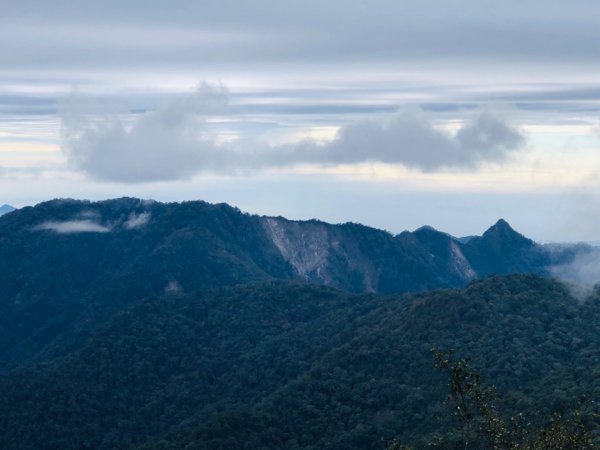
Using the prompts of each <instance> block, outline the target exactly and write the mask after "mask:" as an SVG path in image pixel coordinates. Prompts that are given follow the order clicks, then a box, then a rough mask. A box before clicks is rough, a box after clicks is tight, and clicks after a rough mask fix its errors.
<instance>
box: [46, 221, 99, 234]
mask: <svg viewBox="0 0 600 450" xmlns="http://www.w3.org/2000/svg"><path fill="white" fill-rule="evenodd" d="M35 229H36V230H48V231H54V232H55V233H58V234H70V233H107V232H109V231H110V228H108V227H105V226H104V225H101V224H99V223H97V222H94V221H92V220H66V221H62V222H57V221H48V222H44V223H42V224H40V225H38V226H37V227H35Z"/></svg>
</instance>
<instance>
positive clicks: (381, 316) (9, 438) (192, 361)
mask: <svg viewBox="0 0 600 450" xmlns="http://www.w3.org/2000/svg"><path fill="white" fill-rule="evenodd" d="M81 320H87V319H81ZM599 326H600V297H598V295H597V294H594V295H593V296H592V297H591V298H590V299H588V300H587V301H585V302H581V301H578V300H576V299H574V298H572V297H571V296H570V294H569V293H568V291H567V290H566V289H565V288H564V287H563V286H562V285H561V284H559V283H556V282H553V281H550V280H546V279H542V278H538V277H536V276H524V275H513V276H508V277H492V278H488V279H486V280H483V281H477V282H474V283H472V284H470V285H469V286H468V287H466V288H465V289H462V290H440V291H436V292H431V293H422V294H416V295H394V296H376V295H360V296H356V295H350V294H345V293H343V292H341V291H337V290H333V289H330V288H326V287H319V286H314V285H306V284H304V285H298V284H293V283H289V282H268V283H266V284H265V283H259V284H254V285H246V286H240V287H231V288H222V289H215V290H205V291H203V292H199V293H197V294H185V293H171V294H167V295H163V296H159V297H150V298H146V299H143V300H140V301H138V302H136V303H135V304H133V303H132V304H129V305H128V306H126V307H124V308H123V309H122V310H121V311H120V312H118V313H115V314H112V315H111V316H110V317H109V318H108V319H106V320H103V321H102V325H101V326H99V327H97V328H96V329H95V330H94V331H93V332H92V333H91V334H90V336H89V338H88V339H86V340H85V342H81V343H80V344H79V345H77V346H76V347H74V348H70V349H68V350H66V351H65V352H64V353H63V354H62V355H61V356H59V357H47V358H45V359H44V360H43V361H40V360H39V359H38V360H35V359H33V360H23V361H22V364H21V366H20V367H18V368H15V369H12V370H11V371H9V372H7V373H4V374H3V375H1V376H0V413H1V415H0V417H1V419H0V447H2V448H6V449H17V448H18V449H34V448H35V449H50V448H61V449H71V448H72V449H75V448H98V449H104V448H144V449H154V448H156V449H158V448H160V449H166V448H173V449H175V448H199V449H202V448H206V449H225V448H228V449H229V448H240V449H254V448H266V449H279V448H290V449H309V448H310V449H315V448H325V449H354V448H356V449H359V448H360V449H380V448H383V447H384V446H385V440H389V439H392V438H393V437H399V438H400V439H401V440H402V442H406V443H409V444H413V445H415V446H416V448H425V447H427V445H426V443H427V442H428V441H429V440H430V439H431V437H432V435H433V433H435V432H440V431H443V430H445V429H448V428H449V427H452V426H453V425H452V422H451V418H450V415H449V414H447V413H446V412H445V407H444V405H443V402H444V399H445V396H446V394H445V391H446V381H445V379H444V377H443V376H442V374H440V373H438V372H436V371H435V370H434V369H433V364H432V359H431V354H430V349H431V348H432V347H433V346H438V347H444V348H454V349H456V350H457V351H458V352H460V354H461V355H470V356H471V357H472V360H473V365H474V366H475V367H478V368H480V369H481V371H482V373H483V375H484V376H485V379H486V380H490V382H493V383H495V384H496V386H497V388H498V391H499V392H500V393H501V394H502V395H503V397H504V399H505V403H506V406H507V409H508V410H509V411H511V412H513V413H517V412H523V413H524V414H525V415H526V417H527V418H528V420H531V421H532V423H538V421H542V420H543V418H544V417H548V415H549V414H550V413H552V412H560V413H566V412H567V411H569V410H572V409H573V408H575V407H578V406H579V405H580V404H581V402H582V401H583V402H585V399H586V398H591V399H593V398H596V397H597V396H598V395H599V394H600V385H599V384H598V380H599V379H600V378H599V377H598V374H599V373H600V353H599V350H598V349H599V348H600V337H599V336H598V333H597V329H598V327H599ZM586 420H588V419H586ZM590 420H592V422H588V426H589V427H590V429H592V430H593V429H596V427H597V424H596V423H595V422H593V420H594V419H593V417H591V418H590ZM382 439H383V440H382Z"/></svg>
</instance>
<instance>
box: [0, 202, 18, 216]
mask: <svg viewBox="0 0 600 450" xmlns="http://www.w3.org/2000/svg"><path fill="white" fill-rule="evenodd" d="M15 209H16V208H15V207H13V206H10V205H6V204H5V205H2V206H0V216H2V215H4V214H6V213H9V212H12V211H14V210H15Z"/></svg>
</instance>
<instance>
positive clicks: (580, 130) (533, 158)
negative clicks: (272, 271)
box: [0, 0, 600, 239]
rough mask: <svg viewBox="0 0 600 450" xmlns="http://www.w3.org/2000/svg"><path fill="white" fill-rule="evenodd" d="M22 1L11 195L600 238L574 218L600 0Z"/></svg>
mask: <svg viewBox="0 0 600 450" xmlns="http://www.w3.org/2000/svg"><path fill="white" fill-rule="evenodd" d="M5 3H6V2H5ZM2 6H3V9H2V14H1V15H0V53H1V54H2V55H3V59H2V65H1V67H0V190H2V192H5V196H8V197H5V198H4V199H2V202H9V203H14V204H15V205H17V206H23V205H27V204H32V203H36V202H38V201H41V200H44V199H47V198H51V197H58V196H72V195H78V196H84V197H87V198H95V199H100V198H105V197H107V196H131V195H133V196H142V197H149V198H158V199H162V200H165V201H169V200H185V199H198V198H202V199H206V200H210V201H214V202H219V201H226V202H229V203H232V204H235V205H237V206H239V207H241V208H243V209H246V210H248V211H254V212H269V213H272V214H279V213H283V212H285V213H286V214H287V215H289V216H293V217H298V218H311V217H321V216H325V217H326V218H327V219H328V220H330V221H337V220H353V218H354V217H355V216H357V215H358V216H359V217H360V218H362V220H363V221H367V220H368V223H369V224H372V225H374V226H378V227H388V228H390V229H394V230H395V231H401V230H402V229H404V228H405V227H407V226H408V225H407V223H412V224H414V225H415V226H417V225H422V224H423V223H430V224H432V225H434V226H436V227H439V228H442V229H450V228H453V229H454V230H461V229H462V230H464V232H465V233H469V232H470V231H469V227H470V226H474V225H473V224H475V223H478V224H479V225H481V224H485V223H488V222H490V221H493V220H495V219H497V218H498V216H505V217H507V219H511V220H510V221H511V223H512V222H514V223H515V224H519V220H522V221H526V222H527V223H528V224H529V225H528V226H529V228H526V227H524V228H523V229H524V230H528V231H529V234H531V235H532V236H540V237H541V238H543V239H558V238H559V237H560V236H564V235H565V234H564V233H569V236H571V237H570V238H573V239H574V238H575V237H577V236H580V237H585V238H586V239H590V236H591V237H592V238H593V239H596V237H595V236H596V235H597V231H596V227H594V226H593V224H594V223H595V221H594V220H589V223H590V226H587V227H580V226H578V227H573V226H569V225H568V224H566V221H565V223H564V224H559V223H558V222H557V221H556V220H554V219H555V217H554V216H555V215H556V214H557V212H556V211H557V209H558V208H557V204H558V203H559V202H563V204H564V205H565V206H564V211H567V210H568V211H571V210H573V209H576V208H573V205H575V203H576V202H575V201H572V200H564V199H567V198H568V199H571V198H573V194H572V193H573V192H575V191H577V190H578V189H581V190H584V191H591V192H598V191H599V189H600V188H598V186H600V181H598V177H597V176H596V174H598V173H600V151H598V149H599V148H600V137H599V135H598V132H597V130H598V129H599V125H598V124H599V123H600V82H599V81H598V76H597V74H598V71H599V70H600V57H599V56H600V50H599V49H598V46H597V45H596V42H597V41H598V40H599V39H600V27H598V26H597V24H598V23H600V3H598V4H596V3H593V2H589V1H587V0H573V1H571V2H569V3H565V2H547V1H541V0H527V1H523V0H520V1H517V0H506V1H504V2H491V1H483V2H482V1H478V0H456V1H452V2H439V1H436V0H418V1H417V0H407V1H402V2H397V1H393V0H373V1H371V2H364V1H361V0H345V1H343V2H342V1H341V0H331V1H328V2H322V1H316V0H304V1H296V0H290V1H286V2H281V1H277V0H256V1H253V2H251V3H244V2H239V1H234V0H222V1H220V2H194V1H192V0H169V1H167V0H152V1H150V2H147V1H144V2H142V1H141V0H127V1H116V0H105V1H102V2H77V1H75V0H64V1H61V2H58V3H57V2H53V3H48V2H46V3H44V2H39V1H36V0H21V1H19V2H7V3H6V4H3V5H2ZM199 80H208V81H209V82H210V83H212V84H209V85H203V86H200V88H199V89H197V90H196V91H193V89H194V86H195V85H196V83H197V82H198V81H199ZM224 86H225V87H226V88H225V87H224ZM192 91H193V92H192ZM73 93H75V94H73ZM316 186H318V188H317V187H316ZM527 195H529V196H530V197H526V196H527ZM537 195H543V196H544V199H545V200H543V201H540V200H539V199H537V200H535V201H533V200H531V198H533V197H535V196H537ZM416 198H421V199H423V198H426V199H427V201H424V202H423V201H419V202H417V201H416V200H414V199H416ZM437 198H439V199H440V202H441V203H440V204H441V205H443V206H439V205H438V206H437V207H431V204H432V202H433V203H435V199H437ZM526 198H529V199H530V200H526ZM561 199H562V200H561ZM452 201H453V203H452ZM473 202H474V203H473ZM417 203H418V204H417ZM542 203H543V204H544V205H545V206H544V208H545V209H544V211H545V212H543V213H541V212H539V211H538V209H539V208H540V206H539V205H540V204H542ZM396 204H402V205H404V206H403V208H402V211H403V213H402V214H399V213H398V208H397V207H396V206H395V205H396ZM436 204H437V203H436ZM449 204H452V205H453V207H452V210H453V214H454V213H455V212H456V211H462V212H463V214H465V217H464V218H461V219H456V221H455V222H452V220H454V219H452V218H451V217H450V216H451V215H453V214H448V212H447V209H448V208H447V206H446V205H449ZM344 205H345V206H344ZM473 205H476V206H473ZM580 205H581V208H579V209H581V210H584V211H587V210H588V209H589V202H580ZM343 208H345V209H346V210H349V211H351V212H352V214H342V212H341V209H343ZM359 211H368V214H365V215H364V216H361V215H360V213H359ZM500 211H501V212H500ZM561 211H562V210H561ZM575 212H576V211H575ZM575 212H572V211H571V213H572V214H571V215H572V216H573V217H575ZM511 214H513V215H511ZM538 214H539V215H540V217H539V218H538V217H537V215H538ZM564 214H565V215H566V216H568V215H569V214H568V213H564ZM467 216H468V217H467ZM587 216H588V215H586V216H585V217H587ZM596 216H597V215H596ZM577 217H579V215H577ZM525 218H527V219H525ZM586 220H587V219H586ZM411 221H414V222H411ZM574 221H575V220H574ZM138 222H139V223H141V222H143V219H139V221H136V220H134V221H132V224H137V223H138ZM576 222H578V223H583V222H584V220H579V219H578V220H576ZM540 223H543V224H544V225H543V226H540V225H539V224H540ZM532 224H533V225H532ZM561 227H562V228H561ZM559 228H560V229H559ZM546 229H547V231H544V230H546ZM538 230H539V234H536V233H538ZM457 232H459V233H460V231H457ZM573 236H575V237H573ZM598 238H599V239H600V236H599V237H598Z"/></svg>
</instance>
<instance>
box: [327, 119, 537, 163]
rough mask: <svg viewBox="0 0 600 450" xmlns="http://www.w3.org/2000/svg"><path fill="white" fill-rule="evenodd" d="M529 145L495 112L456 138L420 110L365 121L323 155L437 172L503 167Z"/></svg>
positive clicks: (348, 128) (336, 159)
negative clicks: (493, 165) (499, 164)
mask: <svg viewBox="0 0 600 450" xmlns="http://www.w3.org/2000/svg"><path fill="white" fill-rule="evenodd" d="M524 142H525V138H524V137H523V135H522V134H521V133H520V132H519V131H518V130H517V129H516V128H513V127H511V126H510V125H508V124H507V123H506V122H505V121H503V120H502V119H500V118H499V117H496V116H495V115H493V114H492V113H491V112H487V111H484V112H482V113H480V114H479V115H478V116H477V117H476V118H475V119H474V120H473V121H472V122H470V123H468V124H467V125H464V126H463V127H462V128H461V129H460V130H459V131H458V132H457V133H456V134H455V135H451V134H449V133H447V132H444V131H442V130H439V129H437V128H435V127H434V126H433V125H432V124H431V123H430V122H429V121H428V120H427V118H426V117H425V114H424V113H423V112H422V111H421V110H416V111H411V112H406V113H401V114H397V115H396V116H394V117H393V118H392V119H390V120H387V121H375V120H370V121H361V122H356V123H354V124H350V125H347V126H345V127H342V128H341V129H340V131H339V133H338V135H337V137H336V138H335V139H334V140H333V141H332V142H331V143H329V144H327V145H325V146H323V147H322V148H321V149H319V150H320V151H319V152H318V153H319V156H320V159H322V161H323V162H326V163H334V164H335V163H361V162H384V163H392V164H394V163H395V164H402V165H404V166H406V167H411V168H416V169H419V170H423V171H435V170H440V169H446V168H464V167H476V166H478V165H480V164H482V163H485V162H501V161H503V160H505V159H506V158H507V156H508V155H509V154H510V153H511V152H512V151H514V150H516V149H518V148H520V147H521V146H522V145H523V144H524Z"/></svg>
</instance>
